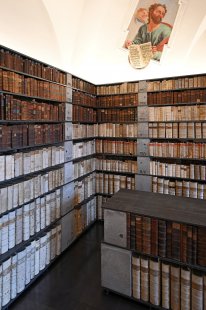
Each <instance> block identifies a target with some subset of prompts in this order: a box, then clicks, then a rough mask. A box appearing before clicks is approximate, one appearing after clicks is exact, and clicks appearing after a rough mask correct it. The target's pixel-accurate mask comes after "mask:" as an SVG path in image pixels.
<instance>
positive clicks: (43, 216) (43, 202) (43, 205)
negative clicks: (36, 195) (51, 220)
mask: <svg viewBox="0 0 206 310" xmlns="http://www.w3.org/2000/svg"><path fill="white" fill-rule="evenodd" d="M45 227H46V199H45V197H42V198H41V229H44V228H45Z"/></svg>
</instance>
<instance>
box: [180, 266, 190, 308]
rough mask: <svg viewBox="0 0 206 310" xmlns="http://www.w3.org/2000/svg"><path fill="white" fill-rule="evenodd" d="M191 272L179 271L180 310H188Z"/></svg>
mask: <svg viewBox="0 0 206 310" xmlns="http://www.w3.org/2000/svg"><path fill="white" fill-rule="evenodd" d="M190 277H191V272H190V270H189V269H188V270H187V269H183V268H182V269H181V309H184V310H190V298H191V296H190V285H191V283H190V282H191V281H190Z"/></svg>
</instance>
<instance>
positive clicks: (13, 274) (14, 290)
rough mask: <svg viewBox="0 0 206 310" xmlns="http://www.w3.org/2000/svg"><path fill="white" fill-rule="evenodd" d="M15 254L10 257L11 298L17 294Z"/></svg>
mask: <svg viewBox="0 0 206 310" xmlns="http://www.w3.org/2000/svg"><path fill="white" fill-rule="evenodd" d="M16 282H17V254H16V255H14V256H12V257H11V299H14V298H15V297H16V295H17V286H16Z"/></svg>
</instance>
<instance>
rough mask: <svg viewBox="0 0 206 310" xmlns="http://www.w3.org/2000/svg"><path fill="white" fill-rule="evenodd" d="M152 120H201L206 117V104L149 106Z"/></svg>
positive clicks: (150, 119)
mask: <svg viewBox="0 0 206 310" xmlns="http://www.w3.org/2000/svg"><path fill="white" fill-rule="evenodd" d="M148 111H149V121H150V122H164V121H201V120H203V121H204V120H205V118H206V106H205V105H188V106H184V105H183V106H162V107H149V108H148Z"/></svg>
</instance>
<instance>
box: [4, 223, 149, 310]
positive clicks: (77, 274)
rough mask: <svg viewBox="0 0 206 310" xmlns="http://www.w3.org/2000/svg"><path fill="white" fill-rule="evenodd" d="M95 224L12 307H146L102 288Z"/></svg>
mask: <svg viewBox="0 0 206 310" xmlns="http://www.w3.org/2000/svg"><path fill="white" fill-rule="evenodd" d="M102 238H103V224H102V223H97V224H95V225H94V226H93V227H92V228H91V229H90V230H89V231H88V232H87V233H85V234H84V235H83V236H82V237H81V238H80V239H79V240H78V241H77V242H75V243H74V244H73V245H72V246H71V247H70V248H69V249H68V250H67V251H66V252H65V253H64V254H63V255H62V256H61V257H60V258H59V259H58V260H57V261H56V262H55V263H54V265H53V266H51V267H50V268H49V269H48V271H47V272H46V273H45V274H44V275H43V276H42V277H40V279H39V280H37V282H36V283H34V284H33V285H32V286H31V288H29V289H28V290H27V291H26V292H25V293H24V294H23V295H22V296H21V297H20V298H19V299H18V300H17V301H16V302H15V303H13V305H12V306H10V307H9V310H67V309H68V310H70V309H71V310H92V309H93V310H97V309H98V310H103V309H106V310H107V309H108V310H111V309H112V310H130V309H131V310H132V309H136V310H144V309H148V308H146V307H144V306H141V305H139V304H138V303H136V302H133V301H130V300H128V299H126V298H123V297H121V296H118V295H116V294H112V293H111V294H109V295H106V294H105V293H104V291H103V290H102V288H101V266H100V259H101V253H100V242H101V240H102Z"/></svg>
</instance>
